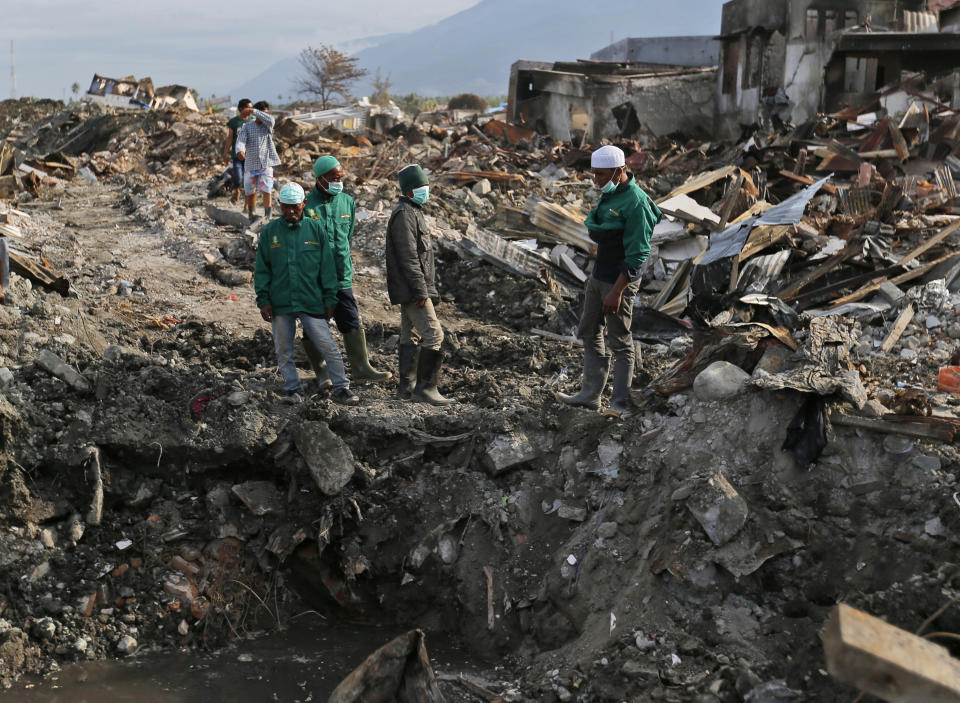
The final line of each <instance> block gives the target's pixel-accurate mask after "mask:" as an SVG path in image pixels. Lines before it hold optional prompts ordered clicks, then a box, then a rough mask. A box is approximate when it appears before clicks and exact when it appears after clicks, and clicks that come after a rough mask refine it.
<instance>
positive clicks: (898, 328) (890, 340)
mask: <svg viewBox="0 0 960 703" xmlns="http://www.w3.org/2000/svg"><path fill="white" fill-rule="evenodd" d="M913 316H914V309H913V303H910V304H908V305H907V306H906V307H904V308H903V310H901V311H900V314H899V315H897V319H896V321H895V322H894V323H893V327H891V328H890V334H888V335H887V338H886V339H885V340H883V344H881V345H880V351H882V352H888V351H890V350H891V349H893V345H894V344H896V343H897V340H899V339H900V337H901V335H902V334H903V332H904V330H905V329H907V325H909V324H910V321H911V320H913Z"/></svg>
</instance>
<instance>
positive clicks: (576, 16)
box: [231, 0, 723, 97]
mask: <svg viewBox="0 0 960 703" xmlns="http://www.w3.org/2000/svg"><path fill="white" fill-rule="evenodd" d="M722 4H723V2H722V0H682V2H678V3H675V4H674V5H672V6H671V5H664V4H663V3H660V2H654V1H653V0H605V2H602V3H587V2H583V0H483V1H482V2H480V3H479V4H477V5H475V6H474V7H471V8H469V9H467V10H464V11H463V12H460V13H458V14H456V15H453V16H451V17H448V18H447V19H445V20H442V21H441V22H438V23H436V24H433V25H430V26H428V27H423V28H422V29H418V30H416V31H414V32H409V33H404V34H394V35H388V36H386V37H382V38H381V39H380V41H379V42H378V43H377V44H376V45H375V46H369V47H368V48H365V49H363V50H362V51H358V52H357V53H356V56H357V58H358V59H359V60H360V65H361V66H363V67H364V68H367V69H368V70H369V71H370V73H371V75H372V74H373V73H374V71H376V69H377V67H378V66H379V67H380V68H381V70H382V71H383V73H384V74H388V73H389V74H390V78H391V80H392V82H393V87H392V88H391V92H393V93H397V94H406V93H419V94H421V95H452V94H455V93H462V92H471V93H478V94H481V95H495V94H504V93H506V92H507V88H508V83H509V78H510V65H511V64H512V63H513V62H514V61H516V60H518V59H530V60H535V61H536V60H539V61H556V60H572V59H581V58H588V57H589V56H590V54H591V53H593V52H594V51H597V50H598V49H601V48H603V47H604V46H606V45H608V44H610V43H611V37H612V38H613V39H614V40H619V39H623V38H625V37H631V36H638V37H639V36H646V37H651V36H683V35H697V34H717V33H719V31H720V8H721V6H722ZM674 8H676V9H674ZM680 8H682V9H680ZM298 69H299V64H297V62H296V58H295V57H291V58H289V59H284V60H282V61H280V62H278V63H276V64H274V65H273V66H271V67H270V68H269V69H267V70H266V71H264V72H263V73H262V74H261V75H260V76H258V77H257V78H255V79H253V80H251V81H249V82H247V83H246V84H244V85H243V86H241V87H240V88H238V89H236V90H234V91H232V93H231V94H232V95H234V96H240V95H241V94H243V95H247V96H249V97H259V96H266V95H273V96H275V95H276V94H277V93H280V94H282V95H289V94H290V93H291V92H292V89H291V87H290V79H289V76H291V75H293V74H294V73H295V72H296V71H297V70H298ZM284 84H285V85H284ZM368 91H369V86H368V85H359V84H358V86H357V92H358V93H361V94H362V93H365V92H368Z"/></svg>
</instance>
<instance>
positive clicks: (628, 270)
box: [556, 146, 662, 417]
mask: <svg viewBox="0 0 960 703" xmlns="http://www.w3.org/2000/svg"><path fill="white" fill-rule="evenodd" d="M590 165H591V167H592V170H593V178H594V181H595V182H596V184H597V185H598V186H599V187H600V189H601V195H600V200H599V201H598V202H597V206H596V207H595V208H594V209H593V210H591V211H590V214H589V215H587V219H586V222H585V224H586V226H587V230H588V231H589V233H590V239H592V240H593V241H595V242H596V243H597V259H596V261H595V262H594V265H593V271H592V272H591V274H590V279H589V280H588V281H587V287H586V294H585V297H584V302H583V313H582V314H581V316H580V325H579V328H578V330H577V336H578V337H580V339H582V340H583V385H582V387H581V390H580V392H579V393H577V394H576V395H566V394H564V393H557V394H556V397H557V399H558V400H560V401H561V402H563V403H566V404H567V405H574V406H578V407H584V408H589V409H591V410H599V409H600V395H601V393H603V388H604V386H605V385H606V383H607V374H608V373H609V366H610V356H609V355H607V353H606V348H607V347H609V350H610V352H612V353H613V359H614V361H613V395H612V396H611V398H610V409H609V410H608V411H607V412H606V413H604V414H605V415H608V416H611V417H622V416H624V415H626V414H627V413H629V410H630V408H631V407H632V403H631V401H630V386H631V384H632V383H633V367H634V344H633V334H632V332H631V324H632V322H633V303H634V300H635V299H636V297H637V293H638V292H639V291H640V268H641V267H642V266H643V263H644V262H645V261H646V260H647V256H649V254H650V236H651V235H652V234H653V228H654V226H656V224H657V223H658V222H659V221H660V219H661V217H662V214H661V212H660V208H658V207H657V206H656V204H654V202H653V201H652V200H650V197H649V196H648V195H647V194H646V193H644V192H643V190H641V189H640V186H638V185H637V183H636V181H635V180H634V177H633V174H630V173H627V171H626V169H625V168H624V167H625V159H624V153H623V151H622V150H621V149H618V148H617V147H615V146H603V147H600V148H599V149H597V150H596V151H595V152H593V154H592V155H591V158H590ZM604 327H606V333H607V335H606V336H607V340H606V344H604V334H603V332H604Z"/></svg>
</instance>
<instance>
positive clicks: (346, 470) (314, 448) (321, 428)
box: [294, 421, 355, 496]
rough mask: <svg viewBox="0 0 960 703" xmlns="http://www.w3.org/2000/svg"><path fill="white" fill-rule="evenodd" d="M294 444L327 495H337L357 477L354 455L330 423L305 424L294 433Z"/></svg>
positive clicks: (314, 478)
mask: <svg viewBox="0 0 960 703" xmlns="http://www.w3.org/2000/svg"><path fill="white" fill-rule="evenodd" d="M294 443H295V444H296V447H297V450H299V452H300V454H301V456H303V460H304V461H305V462H306V464H307V468H308V469H309V470H310V475H311V476H313V480H314V481H316V483H317V486H318V487H319V488H320V490H321V491H322V492H323V493H324V495H328V496H334V495H337V494H338V493H339V492H340V491H341V490H343V487H344V486H346V485H347V484H348V483H349V482H350V479H351V478H353V472H354V468H355V461H354V458H353V452H351V451H350V447H348V446H347V445H346V444H345V443H344V442H343V440H342V439H340V438H339V437H338V436H337V435H335V434H334V433H333V431H332V430H331V429H330V426H329V425H327V423H325V422H320V421H310V422H304V423H302V424H301V425H300V427H299V428H297V431H296V432H295V433H294Z"/></svg>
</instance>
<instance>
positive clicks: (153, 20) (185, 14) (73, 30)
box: [0, 0, 478, 99]
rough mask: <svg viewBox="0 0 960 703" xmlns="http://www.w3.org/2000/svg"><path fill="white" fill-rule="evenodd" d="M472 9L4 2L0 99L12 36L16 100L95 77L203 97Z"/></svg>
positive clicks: (420, 0) (360, 0)
mask: <svg viewBox="0 0 960 703" xmlns="http://www.w3.org/2000/svg"><path fill="white" fill-rule="evenodd" d="M477 2H478V0H417V1H416V2H404V3H400V2H397V1H396V0H341V1H340V2H336V1H334V0H326V1H325V2H304V1H302V0H301V1H297V0H266V1H264V0H259V1H254V0H233V1H232V2H211V1H210V0H160V1H159V2H151V3H146V2H136V1H135V0H126V1H124V2H116V1H114V0H111V1H107V0H88V1H87V2H76V1H72V0H2V2H0V4H2V6H3V8H2V9H3V12H2V17H3V21H2V22H0V99H5V98H8V97H10V40H11V39H12V40H13V41H14V48H15V55H16V57H15V64H16V72H17V94H18V95H19V96H21V97H22V96H25V95H34V96H39V97H52V98H61V99H62V98H63V97H64V94H66V96H67V97H69V96H70V86H71V85H72V84H73V83H74V82H77V83H79V84H80V86H81V89H80V90H81V92H84V91H85V90H86V89H87V87H88V86H89V84H90V79H91V78H92V77H93V74H94V73H100V74H102V75H106V76H111V77H121V76H126V75H130V74H133V75H135V76H136V77H137V78H142V77H144V76H150V77H151V78H152V79H153V83H154V85H157V86H159V85H166V84H169V83H180V84H184V85H188V86H190V87H192V88H196V89H197V90H198V91H200V93H201V95H209V94H211V93H217V92H218V91H227V90H230V89H231V88H232V87H234V86H236V85H239V84H241V83H243V82H244V81H246V80H248V79H250V78H252V77H254V76H255V75H257V74H259V73H260V72H261V71H262V70H263V69H265V68H266V67H268V66H269V65H270V64H272V63H274V62H275V61H277V60H278V59H281V58H284V57H286V56H290V55H291V54H295V53H297V52H298V51H299V50H300V49H303V48H304V47H306V46H307V45H311V44H312V45H314V46H316V45H317V44H320V43H337V42H347V41H350V40H354V39H360V38H363V37H368V36H373V35H379V34H387V33H390V32H406V31H410V30H413V29H417V28H419V27H422V26H424V25H427V24H432V23H434V22H437V21H439V20H441V19H443V18H444V17H447V16H449V15H452V14H455V13H457V12H460V11H461V10H464V9H466V8H468V7H471V6H472V5H475V4H477ZM400 8H402V10H401V9H400ZM64 91H66V93H64Z"/></svg>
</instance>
